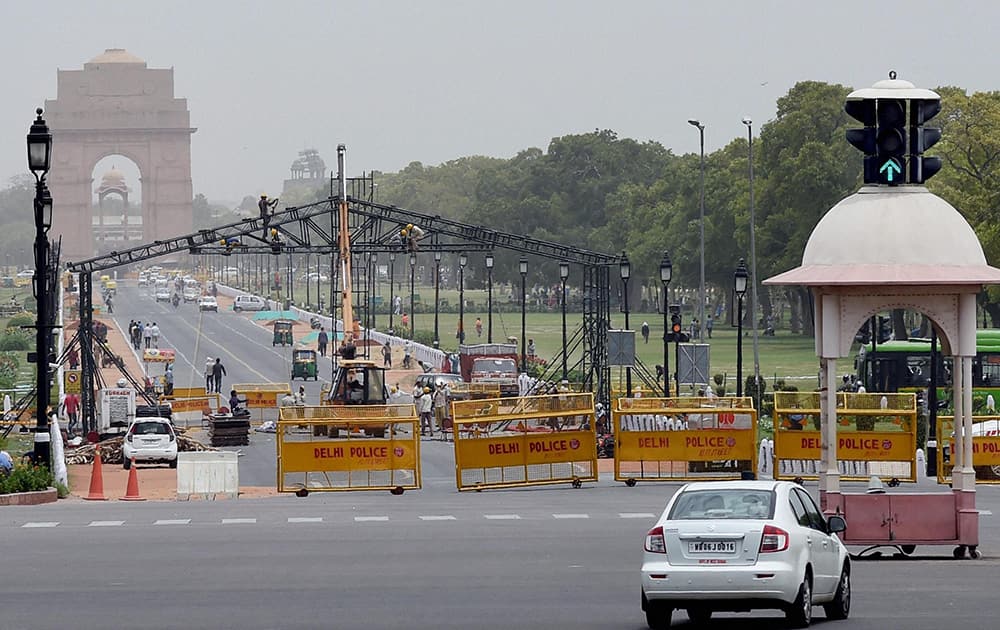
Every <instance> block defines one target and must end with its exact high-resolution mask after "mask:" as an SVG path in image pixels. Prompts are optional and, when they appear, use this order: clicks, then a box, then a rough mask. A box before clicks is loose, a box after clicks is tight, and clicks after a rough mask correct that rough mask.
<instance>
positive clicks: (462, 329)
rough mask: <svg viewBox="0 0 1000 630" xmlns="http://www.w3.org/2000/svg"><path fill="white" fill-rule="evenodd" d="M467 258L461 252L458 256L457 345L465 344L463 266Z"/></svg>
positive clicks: (467, 262) (467, 260)
mask: <svg viewBox="0 0 1000 630" xmlns="http://www.w3.org/2000/svg"><path fill="white" fill-rule="evenodd" d="M467 264H469V257H468V256H466V255H465V252H462V253H461V254H459V255H458V343H459V344H463V343H465V266H466V265H467Z"/></svg>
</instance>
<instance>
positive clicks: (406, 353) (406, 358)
mask: <svg viewBox="0 0 1000 630" xmlns="http://www.w3.org/2000/svg"><path fill="white" fill-rule="evenodd" d="M412 357H413V347H412V345H411V344H410V340H409V339H407V340H406V341H404V342H403V369H404V370H408V369H410V361H411V360H412Z"/></svg>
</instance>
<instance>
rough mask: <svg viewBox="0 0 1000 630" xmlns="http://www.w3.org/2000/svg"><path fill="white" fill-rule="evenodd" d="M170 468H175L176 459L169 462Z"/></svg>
mask: <svg viewBox="0 0 1000 630" xmlns="http://www.w3.org/2000/svg"><path fill="white" fill-rule="evenodd" d="M170 467H171V468H177V458H176V457H175V458H173V459H172V460H170Z"/></svg>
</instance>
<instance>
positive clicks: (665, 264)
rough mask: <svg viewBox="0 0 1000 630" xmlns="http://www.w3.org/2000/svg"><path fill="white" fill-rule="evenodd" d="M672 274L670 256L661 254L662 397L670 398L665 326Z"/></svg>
mask: <svg viewBox="0 0 1000 630" xmlns="http://www.w3.org/2000/svg"><path fill="white" fill-rule="evenodd" d="M673 274H674V266H673V264H672V263H671V262H670V254H669V253H668V252H663V258H662V259H661V260H660V282H662V283H663V395H664V396H666V397H667V398H669V397H670V343H669V342H668V341H667V334H668V332H669V330H670V329H669V328H668V326H667V311H669V310H670V297H669V294H668V293H667V287H669V286H670V278H671V277H672V276H673Z"/></svg>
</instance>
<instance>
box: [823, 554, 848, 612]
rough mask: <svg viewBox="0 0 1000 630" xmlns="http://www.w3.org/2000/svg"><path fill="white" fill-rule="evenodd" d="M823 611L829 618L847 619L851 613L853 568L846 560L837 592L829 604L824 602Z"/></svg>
mask: <svg viewBox="0 0 1000 630" xmlns="http://www.w3.org/2000/svg"><path fill="white" fill-rule="evenodd" d="M823 611H824V612H825V613H826V618H827V619H847V616H848V615H850V614H851V568H850V566H849V565H848V564H847V563H846V562H845V563H844V570H843V571H841V572H840V583H838V584H837V594H836V595H834V596H833V600H832V601H831V602H830V603H829V604H823Z"/></svg>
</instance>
